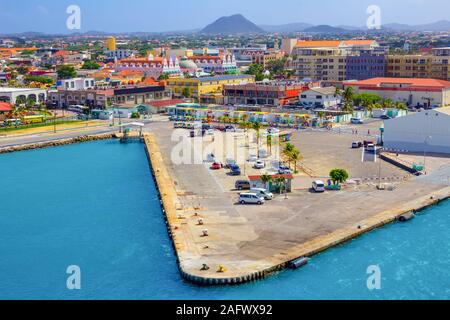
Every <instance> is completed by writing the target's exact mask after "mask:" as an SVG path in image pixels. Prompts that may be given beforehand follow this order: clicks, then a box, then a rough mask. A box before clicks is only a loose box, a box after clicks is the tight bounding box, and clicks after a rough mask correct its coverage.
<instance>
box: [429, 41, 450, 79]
mask: <svg viewBox="0 0 450 320" xmlns="http://www.w3.org/2000/svg"><path fill="white" fill-rule="evenodd" d="M431 54H432V56H433V62H432V70H431V75H432V77H433V78H435V79H442V80H448V81H450V47H447V48H435V49H433V50H431Z"/></svg>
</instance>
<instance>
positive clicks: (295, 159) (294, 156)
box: [289, 149, 303, 173]
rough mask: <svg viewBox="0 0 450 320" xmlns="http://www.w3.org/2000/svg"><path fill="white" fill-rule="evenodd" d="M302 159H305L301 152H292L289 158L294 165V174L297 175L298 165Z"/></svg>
mask: <svg viewBox="0 0 450 320" xmlns="http://www.w3.org/2000/svg"><path fill="white" fill-rule="evenodd" d="M302 158H303V157H302V155H301V153H300V150H298V149H295V150H294V151H292V152H291V154H290V156H289V160H290V161H292V162H293V163H294V172H295V173H297V164H298V162H299V161H300V160H301V159H302Z"/></svg>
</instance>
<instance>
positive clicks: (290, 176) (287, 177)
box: [248, 174, 294, 181]
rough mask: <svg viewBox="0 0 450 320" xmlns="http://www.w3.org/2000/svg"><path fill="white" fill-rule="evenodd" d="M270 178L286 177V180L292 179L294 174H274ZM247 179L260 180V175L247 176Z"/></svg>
mask: <svg viewBox="0 0 450 320" xmlns="http://www.w3.org/2000/svg"><path fill="white" fill-rule="evenodd" d="M271 177H272V179H274V180H275V179H278V178H283V179H288V180H292V179H294V176H293V175H292V174H276V175H273V176H271ZM248 179H249V180H250V181H260V180H261V176H248Z"/></svg>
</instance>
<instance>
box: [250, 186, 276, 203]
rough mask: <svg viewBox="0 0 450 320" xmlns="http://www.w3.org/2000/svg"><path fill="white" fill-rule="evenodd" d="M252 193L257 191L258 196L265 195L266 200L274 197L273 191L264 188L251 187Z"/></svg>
mask: <svg viewBox="0 0 450 320" xmlns="http://www.w3.org/2000/svg"><path fill="white" fill-rule="evenodd" d="M250 193H255V194H256V195H257V196H260V197H263V198H264V199H265V200H272V199H273V193H272V192H269V191H267V190H266V189H263V188H252V189H250Z"/></svg>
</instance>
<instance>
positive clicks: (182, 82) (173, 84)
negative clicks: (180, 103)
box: [167, 75, 255, 101]
mask: <svg viewBox="0 0 450 320" xmlns="http://www.w3.org/2000/svg"><path fill="white" fill-rule="evenodd" d="M254 82H255V77H254V76H252V75H223V76H214V77H202V78H174V79H168V80H167V85H168V86H169V87H170V88H171V89H172V92H173V94H174V96H175V97H185V98H194V99H196V100H197V101H199V100H200V99H201V98H202V96H206V95H209V96H211V95H215V96H216V97H220V96H221V95H222V91H223V86H224V85H225V84H242V83H254Z"/></svg>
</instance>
